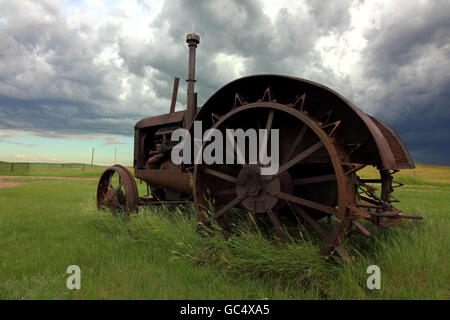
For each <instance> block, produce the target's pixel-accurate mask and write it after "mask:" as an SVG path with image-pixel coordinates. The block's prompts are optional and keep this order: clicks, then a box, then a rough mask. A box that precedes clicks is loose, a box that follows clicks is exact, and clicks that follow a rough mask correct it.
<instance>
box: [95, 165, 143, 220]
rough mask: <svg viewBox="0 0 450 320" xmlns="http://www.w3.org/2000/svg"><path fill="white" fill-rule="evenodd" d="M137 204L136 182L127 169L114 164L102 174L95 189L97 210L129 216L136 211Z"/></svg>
mask: <svg viewBox="0 0 450 320" xmlns="http://www.w3.org/2000/svg"><path fill="white" fill-rule="evenodd" d="M138 203H139V197H138V191H137V186H136V181H135V180H134V177H133V175H132V174H131V172H130V171H129V170H128V169H127V168H125V167H123V166H121V165H118V164H116V165H114V166H112V167H109V168H108V169H106V170H105V171H104V172H103V174H102V176H101V177H100V181H99V183H98V188H97V208H98V209H104V208H107V209H110V210H111V211H112V212H113V213H117V212H125V213H127V214H130V213H132V212H137V211H138Z"/></svg>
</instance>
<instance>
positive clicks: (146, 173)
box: [134, 166, 192, 194]
mask: <svg viewBox="0 0 450 320" xmlns="http://www.w3.org/2000/svg"><path fill="white" fill-rule="evenodd" d="M134 174H135V176H136V178H138V179H142V180H144V181H146V182H148V183H150V184H153V185H156V186H160V187H164V188H166V189H170V190H174V191H177V192H180V193H184V194H192V175H191V173H188V172H181V171H180V170H179V169H178V168H177V167H175V166H172V167H171V168H167V169H144V170H142V169H138V170H136V171H135V173H134Z"/></svg>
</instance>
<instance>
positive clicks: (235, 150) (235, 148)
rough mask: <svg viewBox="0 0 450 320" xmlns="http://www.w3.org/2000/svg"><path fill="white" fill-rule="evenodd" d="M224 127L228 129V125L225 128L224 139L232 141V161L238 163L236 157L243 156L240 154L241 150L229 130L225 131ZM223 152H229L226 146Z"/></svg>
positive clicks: (240, 157)
mask: <svg viewBox="0 0 450 320" xmlns="http://www.w3.org/2000/svg"><path fill="white" fill-rule="evenodd" d="M226 129H229V128H228V127H226V128H225V135H226V139H228V140H229V141H230V142H232V144H233V157H234V162H235V164H240V163H239V161H238V159H242V158H244V157H243V155H242V152H241V150H240V149H239V147H238V144H237V142H236V141H235V140H234V137H233V136H232V135H231V133H229V131H226ZM235 142H236V143H235ZM225 152H229V150H228V148H225ZM244 162H245V159H244Z"/></svg>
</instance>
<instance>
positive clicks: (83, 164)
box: [83, 163, 84, 171]
mask: <svg viewBox="0 0 450 320" xmlns="http://www.w3.org/2000/svg"><path fill="white" fill-rule="evenodd" d="M83 171H84V163H83Z"/></svg>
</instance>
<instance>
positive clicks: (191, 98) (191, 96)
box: [185, 33, 200, 129]
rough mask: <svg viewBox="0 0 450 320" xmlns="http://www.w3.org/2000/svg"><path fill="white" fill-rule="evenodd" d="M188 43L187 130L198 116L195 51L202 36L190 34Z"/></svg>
mask: <svg viewBox="0 0 450 320" xmlns="http://www.w3.org/2000/svg"><path fill="white" fill-rule="evenodd" d="M186 42H187V43H188V45H189V67H188V79H187V83H188V88H187V110H186V118H185V121H186V122H185V128H186V129H189V128H190V127H191V125H192V122H193V121H194V118H195V115H196V114H197V93H195V92H194V86H195V51H196V50H197V45H198V44H199V43H200V36H199V35H198V34H195V33H189V34H188V35H187V36H186Z"/></svg>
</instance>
